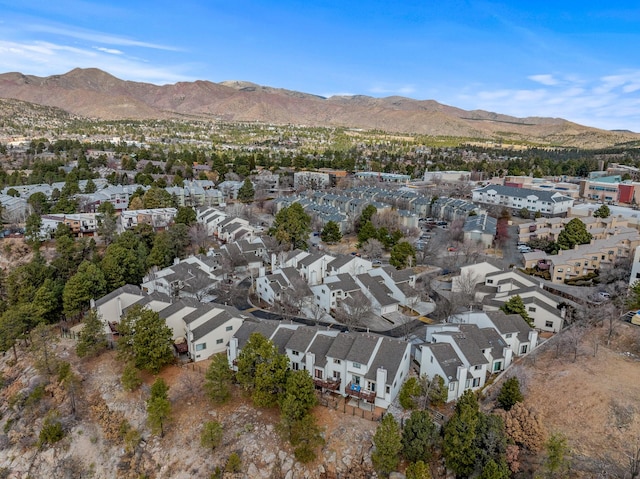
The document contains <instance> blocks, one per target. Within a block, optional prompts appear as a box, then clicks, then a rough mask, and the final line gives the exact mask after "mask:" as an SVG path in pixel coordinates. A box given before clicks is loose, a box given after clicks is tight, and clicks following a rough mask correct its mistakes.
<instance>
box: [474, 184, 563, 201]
mask: <svg viewBox="0 0 640 479" xmlns="http://www.w3.org/2000/svg"><path fill="white" fill-rule="evenodd" d="M491 190H495V192H496V194H498V195H504V196H511V197H514V198H527V197H529V196H535V197H537V198H538V200H540V201H547V202H551V203H559V202H563V201H571V202H573V198H571V197H569V196H564V195H561V194H558V193H557V192H556V191H545V190H530V189H528V188H516V187H513V186H503V185H487V186H483V187H482V188H476V189H475V190H473V191H474V192H478V193H486V192H488V191H491Z"/></svg>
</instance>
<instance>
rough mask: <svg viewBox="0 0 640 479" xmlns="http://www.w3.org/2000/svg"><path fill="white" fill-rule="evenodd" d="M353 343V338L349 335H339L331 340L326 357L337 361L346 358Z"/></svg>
mask: <svg viewBox="0 0 640 479" xmlns="http://www.w3.org/2000/svg"><path fill="white" fill-rule="evenodd" d="M354 341H355V337H354V336H353V335H351V334H339V335H338V336H337V337H336V339H334V340H333V344H331V347H330V348H329V351H327V357H330V358H337V359H344V358H346V357H347V354H348V353H349V350H350V349H351V345H352V344H353V342H354Z"/></svg>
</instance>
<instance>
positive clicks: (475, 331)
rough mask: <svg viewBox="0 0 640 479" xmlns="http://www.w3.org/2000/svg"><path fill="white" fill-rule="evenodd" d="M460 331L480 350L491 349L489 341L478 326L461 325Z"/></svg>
mask: <svg viewBox="0 0 640 479" xmlns="http://www.w3.org/2000/svg"><path fill="white" fill-rule="evenodd" d="M458 329H460V331H461V332H462V333H464V334H465V336H466V337H467V338H469V339H471V340H472V341H473V342H475V343H476V344H477V345H478V347H479V348H480V349H488V348H490V347H491V344H490V343H489V340H488V339H487V337H486V336H485V335H484V333H483V332H482V331H481V330H480V328H479V327H478V325H476V324H460V325H458Z"/></svg>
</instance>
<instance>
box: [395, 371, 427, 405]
mask: <svg viewBox="0 0 640 479" xmlns="http://www.w3.org/2000/svg"><path fill="white" fill-rule="evenodd" d="M421 394H422V386H421V385H420V381H418V378H415V377H410V378H409V379H407V380H406V381H405V382H404V384H403V385H402V388H400V394H398V401H399V402H400V406H402V407H403V408H404V409H415V408H416V402H415V399H414V398H415V397H416V396H420V395H421Z"/></svg>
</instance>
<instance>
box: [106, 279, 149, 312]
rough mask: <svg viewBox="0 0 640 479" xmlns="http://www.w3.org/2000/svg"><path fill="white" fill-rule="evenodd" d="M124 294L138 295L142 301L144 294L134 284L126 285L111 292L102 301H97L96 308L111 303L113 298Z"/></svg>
mask: <svg viewBox="0 0 640 479" xmlns="http://www.w3.org/2000/svg"><path fill="white" fill-rule="evenodd" d="M123 293H128V294H137V295H138V296H140V299H142V297H143V294H142V291H141V290H140V288H139V287H138V286H135V285H133V284H125V285H124V286H120V287H119V288H118V289H116V290H113V291H111V292H110V293H109V294H107V295H105V296H103V297H102V298H100V299H96V301H95V305H96V307H98V306H101V305H103V304H104V303H106V302H108V301H111V300H112V299H113V298H116V297H118V296H120V295H121V294H123Z"/></svg>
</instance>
